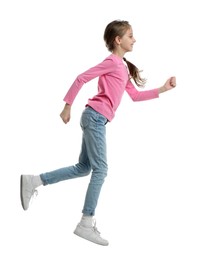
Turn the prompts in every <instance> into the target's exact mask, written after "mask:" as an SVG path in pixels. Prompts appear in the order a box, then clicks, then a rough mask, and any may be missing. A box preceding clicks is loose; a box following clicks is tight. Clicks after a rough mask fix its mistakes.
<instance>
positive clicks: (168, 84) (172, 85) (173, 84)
mask: <svg viewBox="0 0 201 260" xmlns="http://www.w3.org/2000/svg"><path fill="white" fill-rule="evenodd" d="M175 87H176V77H171V78H169V79H168V80H167V81H166V82H165V84H164V88H165V89H166V90H170V89H173V88H175Z"/></svg>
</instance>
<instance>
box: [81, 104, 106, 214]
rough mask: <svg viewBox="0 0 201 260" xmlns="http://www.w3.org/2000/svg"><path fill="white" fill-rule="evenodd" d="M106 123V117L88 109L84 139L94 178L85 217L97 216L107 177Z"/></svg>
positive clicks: (84, 116) (85, 207)
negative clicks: (96, 212)
mask: <svg viewBox="0 0 201 260" xmlns="http://www.w3.org/2000/svg"><path fill="white" fill-rule="evenodd" d="M106 122H107V119H106V118H105V117H104V116H102V115H101V114H99V113H97V112H96V111H94V110H93V109H91V108H88V109H86V111H85V112H84V113H83V117H82V121H81V125H82V128H83V138H84V141H85V143H86V149H87V154H88V158H89V161H90V165H91V167H92V176H91V180H90V183H89V186H88V190H87V193H86V197H85V203H84V208H83V211H82V212H83V214H84V215H88V216H93V215H95V208H96V206H97V203H98V198H99V195H100V191H101V188H102V185H103V183H104V179H105V177H106V176H107V170H108V167H107V156H106V136H105V135H106V127H105V124H106Z"/></svg>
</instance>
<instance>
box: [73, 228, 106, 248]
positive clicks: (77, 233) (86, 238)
mask: <svg viewBox="0 0 201 260" xmlns="http://www.w3.org/2000/svg"><path fill="white" fill-rule="evenodd" d="M73 233H74V234H75V235H76V236H78V237H81V238H83V239H85V240H86V241H90V242H92V243H94V244H96V245H100V246H108V245H109V243H99V242H96V241H94V240H93V239H90V238H88V237H87V236H83V235H82V234H81V233H80V232H79V231H78V230H77V228H76V229H75V230H74V232H73Z"/></svg>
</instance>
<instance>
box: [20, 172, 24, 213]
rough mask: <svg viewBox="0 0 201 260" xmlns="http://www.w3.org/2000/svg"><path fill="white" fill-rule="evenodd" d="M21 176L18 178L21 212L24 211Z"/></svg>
mask: <svg viewBox="0 0 201 260" xmlns="http://www.w3.org/2000/svg"><path fill="white" fill-rule="evenodd" d="M22 179H23V176H22V175H21V176H20V200H21V204H22V208H23V210H25V208H24V203H23V196H22V185H23V180H22Z"/></svg>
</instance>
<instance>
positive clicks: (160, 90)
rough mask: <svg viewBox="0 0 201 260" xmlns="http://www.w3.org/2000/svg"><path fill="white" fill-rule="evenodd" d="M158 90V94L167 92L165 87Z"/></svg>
mask: <svg viewBox="0 0 201 260" xmlns="http://www.w3.org/2000/svg"><path fill="white" fill-rule="evenodd" d="M158 90H159V94H160V93H163V92H165V91H167V88H166V87H165V86H162V87H160V88H159V89H158Z"/></svg>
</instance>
